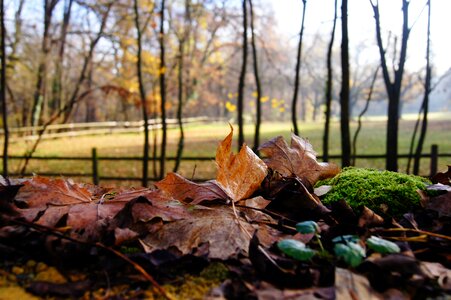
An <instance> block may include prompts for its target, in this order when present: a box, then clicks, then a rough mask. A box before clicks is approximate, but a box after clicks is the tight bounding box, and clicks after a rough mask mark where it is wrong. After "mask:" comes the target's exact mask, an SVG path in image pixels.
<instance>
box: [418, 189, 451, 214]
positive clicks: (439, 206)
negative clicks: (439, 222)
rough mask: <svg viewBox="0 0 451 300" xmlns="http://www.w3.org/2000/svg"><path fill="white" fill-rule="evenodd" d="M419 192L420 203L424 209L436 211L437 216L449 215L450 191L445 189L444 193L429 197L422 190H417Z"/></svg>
mask: <svg viewBox="0 0 451 300" xmlns="http://www.w3.org/2000/svg"><path fill="white" fill-rule="evenodd" d="M418 193H419V194H420V197H421V198H420V203H421V206H423V207H424V208H425V209H430V210H433V211H436V212H438V215H439V216H445V217H451V191H445V193H444V194H441V195H438V196H435V197H430V196H428V195H427V193H426V192H424V191H418Z"/></svg>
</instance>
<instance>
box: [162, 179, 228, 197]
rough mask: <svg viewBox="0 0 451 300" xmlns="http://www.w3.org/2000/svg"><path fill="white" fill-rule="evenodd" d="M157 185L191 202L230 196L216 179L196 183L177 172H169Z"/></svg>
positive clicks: (168, 192) (171, 194)
mask: <svg viewBox="0 0 451 300" xmlns="http://www.w3.org/2000/svg"><path fill="white" fill-rule="evenodd" d="M155 185H156V186H157V187H158V188H159V189H161V190H163V191H164V192H166V193H167V194H169V195H170V196H171V197H173V198H174V199H177V200H179V201H182V202H189V203H191V204H199V203H201V202H202V201H209V200H216V199H223V200H226V199H227V198H228V196H227V194H226V193H225V192H224V191H223V190H222V188H221V187H219V185H218V184H217V183H216V182H215V181H207V182H204V183H195V182H192V181H190V180H188V179H186V178H183V177H182V176H180V175H179V174H177V173H169V174H168V175H167V176H166V177H165V178H164V179H163V180H161V181H159V182H157V183H155Z"/></svg>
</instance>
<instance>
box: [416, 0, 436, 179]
mask: <svg viewBox="0 0 451 300" xmlns="http://www.w3.org/2000/svg"><path fill="white" fill-rule="evenodd" d="M427 5H428V24H427V44H426V78H425V82H424V98H423V104H422V107H423V122H422V124H421V131H420V136H419V138H418V144H417V148H416V151H415V159H414V161H413V174H415V175H418V173H419V171H420V160H421V152H422V151H423V145H424V140H425V138H426V132H427V127H428V112H429V94H430V92H431V76H432V70H431V69H432V68H431V61H430V58H431V0H428V2H427Z"/></svg>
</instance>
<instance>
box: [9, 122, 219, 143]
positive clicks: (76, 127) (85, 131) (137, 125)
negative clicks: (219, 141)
mask: <svg viewBox="0 0 451 300" xmlns="http://www.w3.org/2000/svg"><path fill="white" fill-rule="evenodd" d="M182 121H183V123H184V124H188V123H206V122H211V118H208V117H195V118H183V120H182ZM166 124H167V126H168V128H173V127H176V126H178V120H177V119H167V120H166ZM148 128H149V130H153V129H159V128H161V120H160V119H149V120H148ZM43 129H44V127H43V126H35V127H17V128H10V129H9V130H8V132H9V134H10V142H12V143H14V142H20V141H26V140H36V139H37V138H38V134H37V132H39V131H40V130H43ZM143 131H144V121H134V122H128V121H127V122H119V121H110V122H91V123H69V124H54V125H49V126H47V127H46V128H45V133H44V134H43V135H42V139H56V138H62V137H74V136H82V135H94V134H112V133H132V132H143ZM0 135H3V129H0Z"/></svg>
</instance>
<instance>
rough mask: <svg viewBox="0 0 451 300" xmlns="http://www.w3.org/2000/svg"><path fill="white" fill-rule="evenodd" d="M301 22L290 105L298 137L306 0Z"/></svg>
mask: <svg viewBox="0 0 451 300" xmlns="http://www.w3.org/2000/svg"><path fill="white" fill-rule="evenodd" d="M302 4H303V5H302V21H301V31H300V32H299V44H298V52H297V56H296V68H295V72H296V74H295V78H294V92H293V101H292V104H291V122H292V123H293V132H294V134H296V135H299V129H298V121H297V102H298V93H299V79H300V73H301V63H302V59H301V58H302V57H301V54H302V38H303V36H304V21H305V10H306V7H307V0H302Z"/></svg>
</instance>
